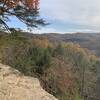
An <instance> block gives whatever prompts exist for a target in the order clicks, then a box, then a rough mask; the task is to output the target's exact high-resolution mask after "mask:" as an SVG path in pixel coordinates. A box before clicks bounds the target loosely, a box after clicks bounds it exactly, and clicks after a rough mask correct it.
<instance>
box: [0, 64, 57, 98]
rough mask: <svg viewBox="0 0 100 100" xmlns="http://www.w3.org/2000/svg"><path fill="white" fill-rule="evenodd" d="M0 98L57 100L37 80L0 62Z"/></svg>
mask: <svg viewBox="0 0 100 100" xmlns="http://www.w3.org/2000/svg"><path fill="white" fill-rule="evenodd" d="M0 100H57V99H56V98H55V97H54V96H52V95H50V94H49V93H47V92H46V91H45V90H43V89H42V87H41V86H40V83H39V80H38V79H36V78H33V77H27V76H24V75H22V74H21V73H20V72H19V71H17V70H15V69H12V68H11V67H9V66H6V65H3V64H0Z"/></svg>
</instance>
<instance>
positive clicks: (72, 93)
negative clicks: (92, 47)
mask: <svg viewBox="0 0 100 100" xmlns="http://www.w3.org/2000/svg"><path fill="white" fill-rule="evenodd" d="M30 35H31V34H30ZM30 35H29V34H27V33H26V34H25V35H24V34H22V33H20V32H14V33H11V34H6V33H5V34H1V35H0V61H1V62H2V63H3V64H7V65H10V66H12V67H13V68H16V69H18V70H19V71H20V72H22V73H23V74H24V75H26V76H34V77H37V78H39V80H40V82H41V85H42V86H43V88H44V89H45V90H46V91H48V92H49V93H51V94H53V95H54V96H56V97H57V98H58V99H59V100H100V95H99V91H100V86H99V84H100V68H99V66H100V59H99V57H98V58H97V57H96V56H95V55H93V53H91V51H89V50H88V49H86V48H84V49H83V48H81V47H80V45H79V44H77V43H76V44H74V43H72V42H70V41H69V42H64V41H62V40H61V41H56V42H54V41H53V40H51V38H49V37H47V36H46V35H43V36H42V35H32V36H30ZM56 37H57V36H56ZM57 39H58V38H57ZM59 40H60V39H59ZM80 40H81V38H80ZM80 43H81V42H80Z"/></svg>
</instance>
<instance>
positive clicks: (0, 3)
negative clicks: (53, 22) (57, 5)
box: [0, 0, 45, 30]
mask: <svg viewBox="0 0 100 100" xmlns="http://www.w3.org/2000/svg"><path fill="white" fill-rule="evenodd" d="M9 16H15V17H16V18H17V19H19V20H20V21H22V22H23V23H25V24H26V25H27V26H28V27H35V28H37V27H38V26H39V25H45V21H44V20H43V19H41V18H40V17H39V0H0V26H2V27H4V28H6V29H7V30H9V26H8V25H7V21H8V20H9Z"/></svg>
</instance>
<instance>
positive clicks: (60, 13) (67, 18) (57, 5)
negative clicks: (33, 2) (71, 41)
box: [40, 0, 100, 29]
mask: <svg viewBox="0 0 100 100" xmlns="http://www.w3.org/2000/svg"><path fill="white" fill-rule="evenodd" d="M40 1H41V6H40V7H41V13H42V14H43V15H45V16H47V17H48V18H49V19H51V20H58V21H62V22H73V23H76V24H80V25H86V26H87V27H88V28H89V27H90V28H93V27H95V29H96V28H100V27H99V26H100V0H40Z"/></svg>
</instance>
